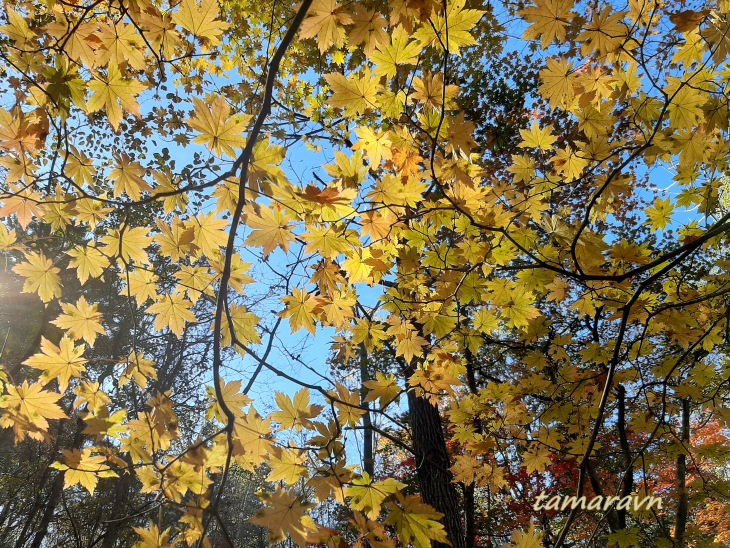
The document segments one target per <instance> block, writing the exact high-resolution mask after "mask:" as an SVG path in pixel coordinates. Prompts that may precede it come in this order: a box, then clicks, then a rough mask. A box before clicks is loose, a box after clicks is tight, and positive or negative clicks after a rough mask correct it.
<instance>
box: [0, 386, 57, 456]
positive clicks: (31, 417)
mask: <svg viewBox="0 0 730 548" xmlns="http://www.w3.org/2000/svg"><path fill="white" fill-rule="evenodd" d="M5 388H6V390H7V392H8V393H7V394H6V395H4V396H0V408H2V409H5V413H4V414H3V415H2V416H0V428H11V427H12V428H13V430H14V432H15V441H16V442H20V441H22V439H23V438H24V437H25V435H26V434H28V435H29V436H30V437H31V438H33V439H35V440H39V441H43V440H44V439H45V434H46V433H47V432H48V421H49V420H53V419H67V418H68V416H67V415H66V413H64V412H63V410H61V408H60V407H59V406H58V405H57V404H56V402H57V401H58V400H60V399H61V397H62V394H56V393H55V392H48V391H46V390H43V384H42V383H40V382H36V383H33V384H32V385H28V381H23V384H22V385H20V386H14V385H12V384H8V385H6V387H5Z"/></svg>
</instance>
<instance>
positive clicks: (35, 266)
mask: <svg viewBox="0 0 730 548" xmlns="http://www.w3.org/2000/svg"><path fill="white" fill-rule="evenodd" d="M25 258H26V259H27V260H28V262H27V263H21V264H19V265H16V266H14V267H13V272H15V273H16V274H19V275H21V276H23V277H24V278H26V280H25V283H24V284H23V293H35V292H37V293H38V296H39V297H40V298H41V300H42V301H43V302H44V303H47V302H49V301H50V300H51V299H53V298H54V297H60V296H61V294H62V291H61V278H60V277H59V275H58V273H59V272H61V269H60V268H58V267H56V266H53V261H52V260H51V259H48V258H46V256H45V255H44V254H43V252H42V251H41V252H39V253H33V252H32V251H28V252H26V253H25Z"/></svg>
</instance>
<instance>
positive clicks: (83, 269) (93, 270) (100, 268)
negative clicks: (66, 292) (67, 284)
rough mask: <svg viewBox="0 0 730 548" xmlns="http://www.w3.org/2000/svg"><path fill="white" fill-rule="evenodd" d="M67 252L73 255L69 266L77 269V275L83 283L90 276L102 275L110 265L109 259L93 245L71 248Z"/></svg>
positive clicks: (70, 255)
mask: <svg viewBox="0 0 730 548" xmlns="http://www.w3.org/2000/svg"><path fill="white" fill-rule="evenodd" d="M66 254H67V255H68V256H69V257H71V260H70V261H69V263H68V266H69V267H70V268H75V269H76V277H77V278H78V279H79V281H80V282H81V284H82V285H83V284H84V283H86V280H88V279H89V278H98V277H99V276H101V275H102V273H103V272H104V269H105V268H106V267H108V266H109V259H107V258H106V257H105V256H104V255H103V254H102V253H101V251H99V250H98V249H97V248H96V247H93V246H91V245H85V246H78V247H75V248H73V249H69V250H68V251H67V252H66Z"/></svg>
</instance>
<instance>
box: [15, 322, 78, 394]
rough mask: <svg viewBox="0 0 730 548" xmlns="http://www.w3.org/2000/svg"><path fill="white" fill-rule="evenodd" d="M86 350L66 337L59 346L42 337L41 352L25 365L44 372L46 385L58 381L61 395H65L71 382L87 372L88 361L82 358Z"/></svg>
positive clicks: (43, 377)
mask: <svg viewBox="0 0 730 548" xmlns="http://www.w3.org/2000/svg"><path fill="white" fill-rule="evenodd" d="M85 349H86V348H85V346H84V345H80V346H75V345H74V343H73V339H71V338H69V337H68V336H66V335H64V337H63V338H62V339H61V342H59V343H58V346H56V345H55V344H53V343H52V342H51V341H49V340H48V339H46V338H45V337H41V351H40V352H39V353H37V354H34V355H33V356H31V357H30V358H28V359H27V360H25V361H24V362H23V365H27V366H29V367H33V368H34V369H40V370H41V371H43V374H42V379H43V380H44V383H48V382H50V381H52V380H53V379H58V386H59V388H60V390H61V393H64V392H66V388H68V383H69V381H70V380H71V379H72V378H76V377H79V376H80V373H83V372H84V371H86V368H85V367H84V364H85V363H86V361H87V360H85V359H84V358H82V357H81V356H83V354H84V350H85Z"/></svg>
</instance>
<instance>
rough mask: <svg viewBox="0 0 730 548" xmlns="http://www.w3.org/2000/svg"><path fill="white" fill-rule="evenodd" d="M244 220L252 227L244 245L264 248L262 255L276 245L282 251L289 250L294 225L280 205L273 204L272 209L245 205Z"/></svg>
mask: <svg viewBox="0 0 730 548" xmlns="http://www.w3.org/2000/svg"><path fill="white" fill-rule="evenodd" d="M245 212H246V213H245V217H244V221H245V223H246V225H247V226H248V227H249V228H251V229H252V231H251V234H249V235H248V238H246V242H245V243H246V245H253V246H258V247H263V248H264V256H266V255H269V254H270V253H271V252H272V251H274V250H275V249H276V248H277V246H278V247H281V249H283V250H284V251H288V250H289V244H290V243H291V242H293V241H294V240H295V239H296V237H295V235H294V234H293V233H292V228H294V226H293V225H292V224H291V223H290V221H289V217H288V216H287V214H286V211H284V210H283V209H282V208H281V207H279V206H276V205H274V206H273V209H272V208H269V207H266V206H262V207H260V208H258V210H257V209H254V208H253V207H249V206H246V209H245Z"/></svg>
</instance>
